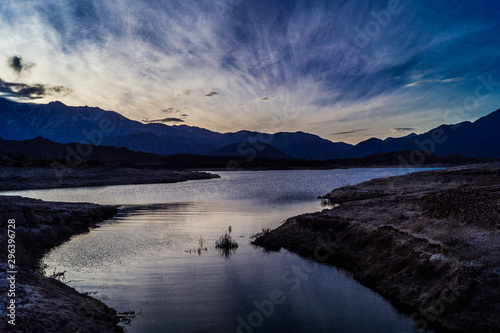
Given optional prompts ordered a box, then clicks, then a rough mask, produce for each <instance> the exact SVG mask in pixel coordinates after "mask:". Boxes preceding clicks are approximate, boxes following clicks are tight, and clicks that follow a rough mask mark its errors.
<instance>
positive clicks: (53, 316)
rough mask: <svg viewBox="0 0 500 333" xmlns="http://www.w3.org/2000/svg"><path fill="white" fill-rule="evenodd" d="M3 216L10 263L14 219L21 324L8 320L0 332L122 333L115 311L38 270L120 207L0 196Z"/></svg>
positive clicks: (60, 276)
mask: <svg viewBox="0 0 500 333" xmlns="http://www.w3.org/2000/svg"><path fill="white" fill-rule="evenodd" d="M0 212H1V213H0V216H1V223H2V224H1V226H0V230H1V234H0V236H1V239H0V246H1V250H0V251H1V253H2V254H5V256H3V257H5V258H7V240H8V237H7V224H8V221H9V220H10V221H12V220H14V221H15V222H14V224H15V242H16V243H15V245H16V247H15V259H16V264H17V268H16V271H17V274H15V298H14V299H15V305H16V321H15V323H16V325H15V326H12V325H10V324H8V323H7V318H6V317H5V318H3V320H2V321H1V322H0V330H2V331H4V330H5V331H11V332H74V331H76V330H78V329H82V330H83V331H85V332H123V328H122V327H121V326H119V325H118V323H119V322H120V318H121V315H120V314H119V313H117V311H116V310H114V309H111V308H109V307H108V306H107V305H106V304H104V303H103V302H101V301H99V300H97V299H95V298H92V297H90V296H89V295H87V294H83V293H80V292H78V291H76V290H75V289H73V288H72V287H70V286H68V285H67V284H65V283H63V282H65V278H64V272H54V274H53V275H54V277H47V276H44V275H43V274H42V273H41V271H43V267H42V268H40V267H39V261H40V259H41V258H42V256H43V255H44V254H45V253H46V252H47V251H48V250H50V249H51V248H53V247H56V246H58V245H60V244H62V243H63V242H65V241H67V240H69V239H70V238H71V237H72V236H73V235H76V234H80V233H85V232H88V231H89V229H90V228H92V227H95V226H96V223H98V222H101V221H103V220H106V219H110V218H112V217H113V216H115V215H116V213H117V212H118V210H117V207H113V206H101V205H96V204H90V203H64V202H49V201H42V200H37V199H29V198H23V197H15V196H0ZM0 267H1V273H0V274H1V275H7V274H6V272H7V271H9V270H12V269H9V268H8V267H7V261H5V262H3V263H0ZM58 273H59V274H58ZM1 281H2V282H1V284H2V285H1V286H2V289H3V287H5V290H7V289H8V288H7V287H8V286H7V279H6V276H4V277H2V278H1ZM3 284H5V286H3ZM4 300H5V301H6V300H7V295H5V297H4ZM2 303H3V301H2ZM2 308H3V309H6V308H7V304H2Z"/></svg>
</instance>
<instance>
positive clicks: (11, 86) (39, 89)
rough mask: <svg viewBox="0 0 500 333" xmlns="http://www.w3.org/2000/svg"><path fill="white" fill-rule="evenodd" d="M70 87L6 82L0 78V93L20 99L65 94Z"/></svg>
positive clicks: (69, 90)
mask: <svg viewBox="0 0 500 333" xmlns="http://www.w3.org/2000/svg"><path fill="white" fill-rule="evenodd" d="M70 92H71V89H69V88H67V87H63V86H48V85H44V84H39V83H37V84H32V85H29V84H26V83H18V82H6V81H3V80H2V79H0V95H4V96H7V97H15V98H22V99H40V98H44V97H46V96H53V95H67V94H69V93H70Z"/></svg>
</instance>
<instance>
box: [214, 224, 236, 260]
mask: <svg viewBox="0 0 500 333" xmlns="http://www.w3.org/2000/svg"><path fill="white" fill-rule="evenodd" d="M232 231H233V230H232V228H231V226H229V227H228V228H227V231H226V232H225V233H224V235H222V236H220V237H219V239H218V240H216V241H215V248H216V249H219V251H220V252H221V253H222V254H223V255H224V256H226V257H229V256H230V255H231V254H232V252H234V251H235V250H236V248H237V247H238V243H236V242H235V241H233V238H232V237H231V232H232Z"/></svg>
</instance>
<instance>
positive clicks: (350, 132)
mask: <svg viewBox="0 0 500 333" xmlns="http://www.w3.org/2000/svg"><path fill="white" fill-rule="evenodd" d="M367 130H368V129H367V128H358V129H353V130H350V131H344V132H336V133H331V134H330V135H347V134H354V133H359V132H364V131H367Z"/></svg>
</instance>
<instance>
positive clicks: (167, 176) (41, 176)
mask: <svg viewBox="0 0 500 333" xmlns="http://www.w3.org/2000/svg"><path fill="white" fill-rule="evenodd" d="M210 178H219V176H218V175H216V174H212V173H208V172H201V171H172V170H164V169H148V168H124V167H107V166H79V167H78V168H69V167H67V166H63V165H61V166H60V167H59V168H53V167H47V166H30V167H11V166H0V189H2V191H10V190H31V189H48V188H71V187H86V186H109V185H130V184H155V183H176V182H182V181H187V180H195V179H210Z"/></svg>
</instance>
